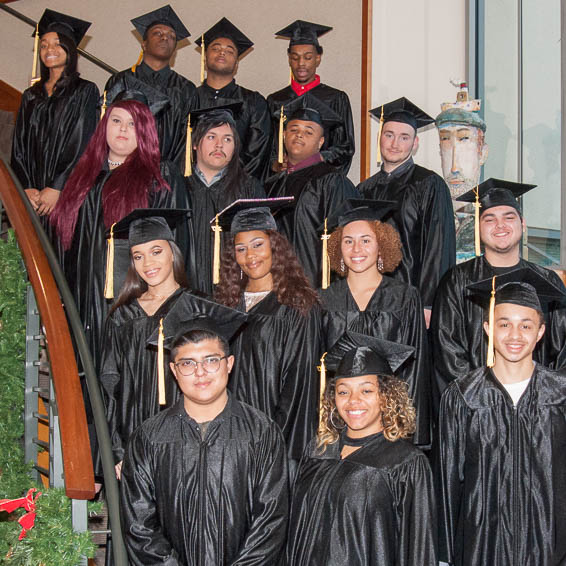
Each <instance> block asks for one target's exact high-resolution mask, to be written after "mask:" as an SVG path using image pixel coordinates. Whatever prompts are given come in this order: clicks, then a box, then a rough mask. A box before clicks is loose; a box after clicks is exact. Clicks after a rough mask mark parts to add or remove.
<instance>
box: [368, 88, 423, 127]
mask: <svg viewBox="0 0 566 566" xmlns="http://www.w3.org/2000/svg"><path fill="white" fill-rule="evenodd" d="M369 112H370V114H371V115H372V116H375V117H376V118H377V119H378V120H380V121H381V116H382V112H383V122H382V123H383V124H385V123H386V122H401V123H403V124H409V126H412V127H413V128H414V129H415V130H419V129H420V128H424V127H425V126H428V125H429V124H432V123H433V122H434V118H432V117H431V116H429V115H428V114H427V113H426V112H424V111H423V110H421V109H420V108H419V107H418V106H416V105H415V104H413V103H412V102H411V101H410V100H409V99H408V98H405V97H404V96H402V97H401V98H398V99H397V100H394V101H393V102H388V103H387V104H383V105H381V106H377V107H376V108H373V109H372V110H370V111H369Z"/></svg>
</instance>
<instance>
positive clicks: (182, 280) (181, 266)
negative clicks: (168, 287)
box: [108, 240, 190, 316]
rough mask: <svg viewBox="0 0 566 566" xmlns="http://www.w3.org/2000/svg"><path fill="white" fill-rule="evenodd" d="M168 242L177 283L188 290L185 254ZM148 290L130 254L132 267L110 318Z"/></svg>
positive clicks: (129, 268)
mask: <svg viewBox="0 0 566 566" xmlns="http://www.w3.org/2000/svg"><path fill="white" fill-rule="evenodd" d="M167 241H168V242H169V245H170V246H171V251H172V252H173V276H174V277H175V281H176V282H177V283H178V284H179V285H180V286H181V287H182V288H183V289H188V288H189V286H190V285H189V280H188V279H187V274H186V273H185V262H184V260H183V254H182V253H181V250H180V249H179V247H178V246H177V244H175V242H172V241H170V240H167ZM147 288H148V287H147V283H146V282H145V281H144V280H143V279H142V278H141V277H140V276H139V275H138V272H137V271H136V268H135V266H134V258H133V257H132V255H131V254H130V266H129V267H128V272H127V273H126V279H125V280H124V284H123V285H122V288H121V289H120V293H119V295H118V297H117V299H116V301H114V304H113V305H112V308H111V309H110V312H109V313H108V316H110V315H111V314H112V313H113V312H114V311H115V310H116V309H118V308H120V307H121V306H122V305H127V304H129V303H131V302H132V301H133V300H134V299H139V298H140V297H141V296H142V295H143V294H144V293H145V292H146V291H147Z"/></svg>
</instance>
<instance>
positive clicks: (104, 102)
mask: <svg viewBox="0 0 566 566" xmlns="http://www.w3.org/2000/svg"><path fill="white" fill-rule="evenodd" d="M104 114H106V91H104V99H103V100H102V108H101V109H100V119H101V120H102V118H104Z"/></svg>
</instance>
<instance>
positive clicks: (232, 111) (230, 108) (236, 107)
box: [190, 98, 243, 127]
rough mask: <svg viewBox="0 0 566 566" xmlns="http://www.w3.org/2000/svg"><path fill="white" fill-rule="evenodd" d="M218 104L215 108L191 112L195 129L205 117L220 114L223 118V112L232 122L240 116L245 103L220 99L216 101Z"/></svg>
mask: <svg viewBox="0 0 566 566" xmlns="http://www.w3.org/2000/svg"><path fill="white" fill-rule="evenodd" d="M214 102H215V103H217V104H214V106H207V107H205V108H194V109H193V110H191V112H190V114H191V125H192V126H193V127H194V126H195V125H196V123H197V122H198V120H199V119H200V118H201V117H202V116H205V115H215V114H216V113H218V117H219V118H220V117H221V116H222V114H221V113H222V112H226V113H227V114H228V115H229V116H230V118H232V120H234V119H235V117H236V116H237V115H238V114H239V112H240V110H241V108H242V104H243V101H242V100H233V99H230V98H218V99H217V100H215V101H214Z"/></svg>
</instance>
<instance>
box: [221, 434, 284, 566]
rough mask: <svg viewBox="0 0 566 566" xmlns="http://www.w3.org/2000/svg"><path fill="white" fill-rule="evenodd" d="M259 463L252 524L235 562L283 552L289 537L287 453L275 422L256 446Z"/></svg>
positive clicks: (255, 561) (237, 565)
mask: <svg viewBox="0 0 566 566" xmlns="http://www.w3.org/2000/svg"><path fill="white" fill-rule="evenodd" d="M255 453H256V455H257V463H256V470H255V488H254V493H253V504H252V510H251V511H252V512H251V516H252V519H251V524H250V526H249V528H248V530H247V534H246V537H245V539H244V541H243V543H242V546H241V548H240V551H239V552H238V555H237V556H236V558H235V560H234V561H233V562H231V563H230V564H231V566H256V565H257V566H261V565H263V564H265V563H266V562H265V561H266V557H272V558H273V560H274V562H275V557H277V556H280V555H281V553H282V552H283V548H284V545H285V541H286V539H287V521H288V514H289V508H288V507H289V497H288V489H289V487H288V478H287V455H286V449H285V443H284V441H283V437H282V435H281V432H280V431H279V430H278V428H277V427H276V425H275V424H273V423H272V424H271V426H270V427H269V428H268V429H267V430H266V431H265V432H264V434H263V437H262V439H261V441H260V442H259V443H258V445H257V446H256V448H255Z"/></svg>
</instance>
